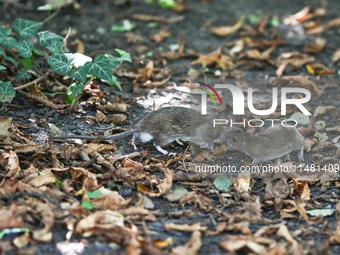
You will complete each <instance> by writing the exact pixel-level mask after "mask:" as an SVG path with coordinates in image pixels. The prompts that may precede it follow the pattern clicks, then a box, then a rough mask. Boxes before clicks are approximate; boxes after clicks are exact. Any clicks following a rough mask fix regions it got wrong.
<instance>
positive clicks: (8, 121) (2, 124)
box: [0, 117, 13, 140]
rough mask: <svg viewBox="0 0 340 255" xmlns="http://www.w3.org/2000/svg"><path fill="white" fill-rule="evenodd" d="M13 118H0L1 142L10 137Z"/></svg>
mask: <svg viewBox="0 0 340 255" xmlns="http://www.w3.org/2000/svg"><path fill="white" fill-rule="evenodd" d="M12 121H13V118H11V117H10V118H0V140H3V139H5V138H6V137H7V136H9V134H10V133H9V131H8V129H10V128H11V126H12Z"/></svg>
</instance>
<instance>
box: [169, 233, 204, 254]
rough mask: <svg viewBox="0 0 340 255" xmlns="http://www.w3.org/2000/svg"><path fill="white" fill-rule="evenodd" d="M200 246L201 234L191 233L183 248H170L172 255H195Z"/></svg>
mask: <svg viewBox="0 0 340 255" xmlns="http://www.w3.org/2000/svg"><path fill="white" fill-rule="evenodd" d="M201 246H202V242H201V233H200V232H199V231H195V232H194V233H192V235H191V238H190V240H189V241H188V242H187V243H186V244H185V245H184V246H177V247H174V248H172V250H171V254H172V255H196V254H197V252H198V251H199V249H200V248H201Z"/></svg>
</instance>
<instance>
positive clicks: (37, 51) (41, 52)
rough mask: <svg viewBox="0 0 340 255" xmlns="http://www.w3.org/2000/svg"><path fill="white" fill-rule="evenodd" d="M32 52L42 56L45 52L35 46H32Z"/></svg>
mask: <svg viewBox="0 0 340 255" xmlns="http://www.w3.org/2000/svg"><path fill="white" fill-rule="evenodd" d="M33 52H34V53H35V54H37V55H40V56H43V57H44V56H45V53H44V52H43V51H41V50H38V49H36V48H33Z"/></svg>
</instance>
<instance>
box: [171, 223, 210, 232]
mask: <svg viewBox="0 0 340 255" xmlns="http://www.w3.org/2000/svg"><path fill="white" fill-rule="evenodd" d="M164 226H165V227H166V228H167V229H171V230H177V231H184V232H195V231H206V230H207V229H208V227H206V226H205V227H201V223H200V222H196V223H194V224H192V225H188V224H175V223H172V222H171V223H167V224H165V225H164Z"/></svg>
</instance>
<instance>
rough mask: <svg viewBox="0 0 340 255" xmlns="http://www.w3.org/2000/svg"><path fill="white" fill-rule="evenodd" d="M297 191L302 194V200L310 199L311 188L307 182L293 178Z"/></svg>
mask: <svg viewBox="0 0 340 255" xmlns="http://www.w3.org/2000/svg"><path fill="white" fill-rule="evenodd" d="M293 183H294V188H295V191H296V193H297V194H298V195H299V196H300V198H301V200H302V201H305V200H310V189H309V186H308V183H307V182H303V181H298V180H295V179H293Z"/></svg>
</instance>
